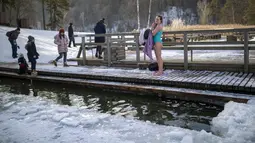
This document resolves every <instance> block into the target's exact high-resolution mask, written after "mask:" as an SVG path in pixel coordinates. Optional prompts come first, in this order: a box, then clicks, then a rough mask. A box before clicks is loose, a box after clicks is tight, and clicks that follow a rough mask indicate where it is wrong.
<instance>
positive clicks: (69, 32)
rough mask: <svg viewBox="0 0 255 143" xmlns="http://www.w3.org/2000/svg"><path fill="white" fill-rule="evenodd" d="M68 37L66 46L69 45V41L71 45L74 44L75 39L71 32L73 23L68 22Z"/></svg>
mask: <svg viewBox="0 0 255 143" xmlns="http://www.w3.org/2000/svg"><path fill="white" fill-rule="evenodd" d="M68 37H69V45H68V47H71V42H73V46H74V47H76V46H75V40H74V33H73V23H70V25H69V27H68Z"/></svg>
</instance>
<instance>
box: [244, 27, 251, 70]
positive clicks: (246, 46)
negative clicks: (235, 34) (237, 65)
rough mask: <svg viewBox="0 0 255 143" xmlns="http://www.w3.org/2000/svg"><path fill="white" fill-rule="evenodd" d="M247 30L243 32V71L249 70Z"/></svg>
mask: <svg viewBox="0 0 255 143" xmlns="http://www.w3.org/2000/svg"><path fill="white" fill-rule="evenodd" d="M248 41H249V40H248V31H245V32H244V72H249V59H250V56H249V47H248Z"/></svg>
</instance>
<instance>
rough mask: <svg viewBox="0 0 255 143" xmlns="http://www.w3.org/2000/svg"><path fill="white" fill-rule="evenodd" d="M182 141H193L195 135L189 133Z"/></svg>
mask: <svg viewBox="0 0 255 143" xmlns="http://www.w3.org/2000/svg"><path fill="white" fill-rule="evenodd" d="M181 143H193V137H192V136H189V135H187V136H185V137H184V138H183V139H182V140H181Z"/></svg>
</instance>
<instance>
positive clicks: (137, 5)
mask: <svg viewBox="0 0 255 143" xmlns="http://www.w3.org/2000/svg"><path fill="white" fill-rule="evenodd" d="M136 7H137V25H138V27H137V28H138V30H140V12H139V9H140V5H139V0H136Z"/></svg>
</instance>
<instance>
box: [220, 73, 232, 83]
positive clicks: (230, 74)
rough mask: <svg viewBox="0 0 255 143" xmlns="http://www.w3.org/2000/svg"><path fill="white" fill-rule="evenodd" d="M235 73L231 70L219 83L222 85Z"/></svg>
mask: <svg viewBox="0 0 255 143" xmlns="http://www.w3.org/2000/svg"><path fill="white" fill-rule="evenodd" d="M233 74H234V73H233V72H230V73H229V74H228V75H226V76H225V77H224V78H223V79H221V80H220V82H219V83H218V84H219V85H221V86H222V85H224V84H225V83H226V82H227V81H228V79H229V78H230V77H231V76H232V75H233Z"/></svg>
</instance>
